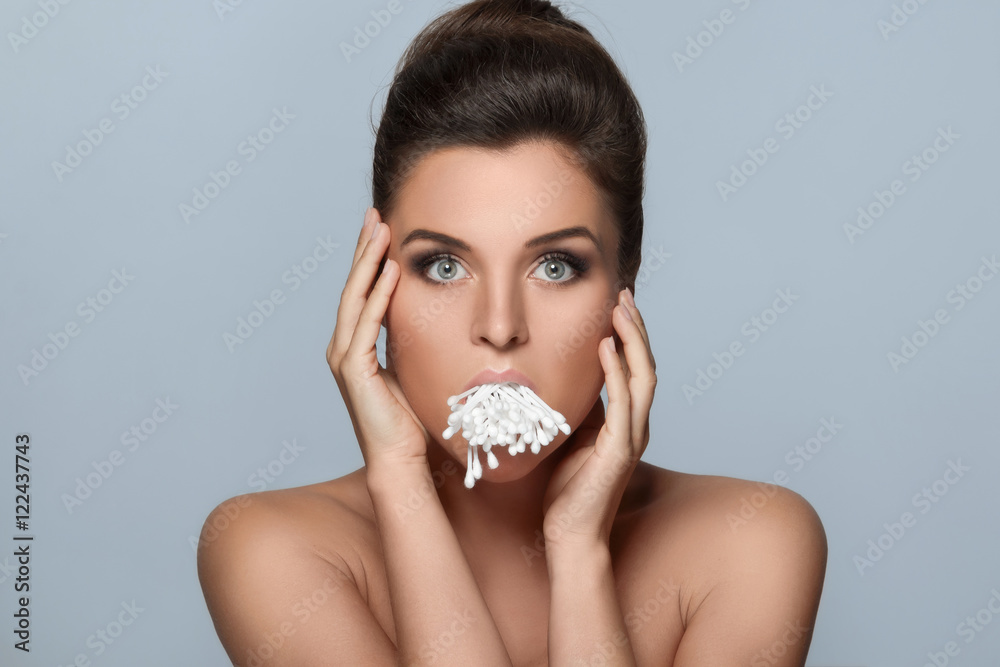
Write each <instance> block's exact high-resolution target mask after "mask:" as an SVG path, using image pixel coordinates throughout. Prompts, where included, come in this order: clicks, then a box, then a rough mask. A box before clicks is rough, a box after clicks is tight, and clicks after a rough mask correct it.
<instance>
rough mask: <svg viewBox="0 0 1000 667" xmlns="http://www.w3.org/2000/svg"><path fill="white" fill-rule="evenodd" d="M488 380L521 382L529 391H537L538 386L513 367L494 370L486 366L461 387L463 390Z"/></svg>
mask: <svg viewBox="0 0 1000 667" xmlns="http://www.w3.org/2000/svg"><path fill="white" fill-rule="evenodd" d="M488 382H497V383H500V382H517V383H518V384H522V385H524V386H525V387H527V388H528V389H530V390H531V391H533V392H535V393H536V394H537V393H538V387H536V386H535V383H534V382H533V381H532V380H531V378H529V377H528V376H527V375H525V374H524V373H522V372H520V371H517V370H514V369H513V368H508V369H507V370H505V371H495V370H493V369H492V368H487V369H486V370H484V371H480V372H479V373H477V374H476V375H475V377H473V378H472V379H471V380H469V382H468V383H467V384H466V385H465V387H464V388H463V389H462V391H463V392H465V391H468V390H470V389H472V388H473V387H475V386H478V385H481V384H486V383H488Z"/></svg>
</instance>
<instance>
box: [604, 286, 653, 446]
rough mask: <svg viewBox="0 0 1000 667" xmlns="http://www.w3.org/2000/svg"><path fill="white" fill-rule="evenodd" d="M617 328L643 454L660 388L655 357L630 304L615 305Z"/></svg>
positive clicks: (635, 442) (634, 440) (636, 440)
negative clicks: (631, 313) (631, 315)
mask: <svg viewBox="0 0 1000 667" xmlns="http://www.w3.org/2000/svg"><path fill="white" fill-rule="evenodd" d="M615 310H616V311H617V314H616V316H615V318H614V323H615V329H616V330H617V331H618V335H619V336H620V337H621V339H622V346H623V347H624V355H625V363H626V364H627V368H628V385H629V395H630V397H631V415H630V419H631V422H630V423H631V426H632V429H633V432H632V433H631V441H630V442H631V445H632V447H633V450H634V451H635V453H636V454H637V455H641V454H642V450H643V449H645V446H646V444H647V443H648V440H647V437H648V435H647V434H646V432H645V431H646V428H647V425H648V424H649V409H650V407H651V406H652V404H653V393H654V391H655V389H656V372H655V371H654V370H653V367H652V364H651V363H650V360H651V357H650V355H649V350H648V348H647V347H646V342H645V340H644V339H643V337H642V332H641V330H640V328H639V325H638V324H637V323H636V322H635V321H634V320H630V319H628V318H627V317H626V316H625V312H626V308H625V307H624V306H619V307H618V308H616V309H615Z"/></svg>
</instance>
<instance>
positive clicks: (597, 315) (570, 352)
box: [554, 299, 617, 374]
mask: <svg viewBox="0 0 1000 667" xmlns="http://www.w3.org/2000/svg"><path fill="white" fill-rule="evenodd" d="M616 303H617V302H616V301H615V300H614V299H607V300H606V301H605V302H604V303H603V304H601V305H598V306H594V307H592V308H589V309H582V310H578V311H576V312H574V313H572V314H569V313H567V317H566V319H565V320H564V321H566V322H569V323H570V324H569V326H568V327H566V328H564V329H562V331H561V332H560V334H559V339H558V341H557V342H556V343H555V345H554V348H555V350H556V355H557V357H558V359H559V361H560V362H561V363H562V364H563V365H565V366H566V367H567V370H568V371H569V372H570V373H571V374H572V369H573V368H579V367H581V366H580V365H581V364H582V365H583V366H584V367H586V366H590V365H593V364H597V367H598V368H600V365H601V361H600V358H599V357H598V356H597V346H598V345H599V344H600V342H601V340H602V339H604V338H606V337H608V336H610V335H611V334H612V332H613V331H614V325H613V324H612V323H611V312H612V310H613V309H614V307H615V304H616Z"/></svg>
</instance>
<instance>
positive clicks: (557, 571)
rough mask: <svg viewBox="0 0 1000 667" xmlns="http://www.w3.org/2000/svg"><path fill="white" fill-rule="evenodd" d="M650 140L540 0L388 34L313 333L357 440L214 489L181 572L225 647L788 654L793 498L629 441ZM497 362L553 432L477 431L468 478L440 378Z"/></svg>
mask: <svg viewBox="0 0 1000 667" xmlns="http://www.w3.org/2000/svg"><path fill="white" fill-rule="evenodd" d="M645 151H646V132H645V125H644V121H643V116H642V113H641V111H640V108H639V105H638V103H637V101H636V98H635V96H634V95H633V93H632V91H631V89H630V87H629V85H628V83H627V82H626V80H625V77H624V76H623V75H622V73H621V71H620V70H619V69H618V67H617V66H616V65H615V64H614V62H613V60H612V59H611V57H610V56H609V55H608V54H607V52H606V51H605V50H604V49H603V47H601V46H600V45H599V43H598V42H597V41H596V40H595V39H594V38H593V37H592V35H591V34H590V33H589V32H588V31H587V30H586V29H585V28H583V27H582V26H581V25H579V24H578V23H575V22H573V21H570V20H568V19H567V18H566V17H565V16H564V14H563V13H562V12H560V11H559V10H558V9H556V8H555V7H552V6H551V5H550V3H548V2H540V1H537V0H478V1H476V2H471V3H469V4H466V5H463V6H460V7H458V8H456V9H454V10H452V11H450V12H448V13H447V14H445V15H443V16H442V17H439V18H438V19H437V20H435V21H434V22H433V23H432V24H431V25H430V26H428V27H427V28H426V29H425V30H424V32H422V33H421V34H420V35H419V36H418V37H417V38H416V39H415V41H414V42H413V44H411V45H410V47H409V48H408V49H407V51H406V53H405V54H404V57H403V60H402V62H401V63H400V65H399V67H398V68H397V71H396V76H395V79H394V82H393V84H392V88H391V89H390V91H389V95H388V99H387V102H386V107H385V110H384V113H383V115H382V118H381V122H380V125H379V127H378V132H377V137H376V144H375V155H374V179H373V199H374V205H373V207H372V208H370V209H368V211H367V212H366V214H365V221H364V224H363V226H362V229H361V231H360V234H359V236H358V243H357V248H356V250H355V253H354V259H353V266H352V268H351V271H350V274H349V276H348V279H347V283H346V286H345V287H344V290H343V293H342V294H341V301H340V306H339V309H338V311H337V324H336V329H335V331H334V333H333V337H332V339H331V341H330V345H329V347H328V349H327V359H328V362H329V365H330V368H331V370H332V371H333V374H334V377H335V378H336V381H337V384H338V386H339V388H340V391H341V393H342V395H343V397H344V400H345V402H346V404H347V407H348V411H349V413H350V416H351V420H352V422H353V425H354V432H355V435H356V437H357V441H358V443H359V445H360V447H361V451H362V453H363V456H364V460H365V464H366V465H365V466H364V467H363V468H361V469H360V470H357V471H355V472H353V473H351V474H348V475H345V476H344V477H340V478H338V479H334V480H331V481H328V482H323V483H320V484H314V485H310V486H306V487H301V488H295V489H286V490H278V491H267V492H264V493H256V494H249V495H244V496H240V497H238V498H234V499H232V500H229V501H227V502H225V503H223V504H222V505H220V506H219V507H218V508H216V510H215V511H214V512H213V514H212V516H210V517H209V519H208V521H207V522H206V528H207V527H209V526H215V527H217V526H218V522H217V520H218V519H220V518H223V517H224V518H225V524H226V526H227V527H226V528H225V529H224V530H221V531H213V534H212V537H213V538H214V539H208V536H207V534H206V535H205V536H203V537H204V539H203V543H202V548H201V549H200V551H199V560H198V565H199V576H200V579H201V582H202V586H203V588H204V591H205V597H206V600H207V602H208V607H209V610H210V612H211V614H212V618H213V619H214V622H215V626H216V629H217V631H218V634H219V637H220V638H221V640H222V643H223V645H224V646H225V648H226V650H227V651H228V653H229V655H230V657H231V659H232V660H233V662H234V663H235V664H238V665H243V666H247V667H253V666H255V665H289V666H292V665H294V666H295V667H306V666H310V665H315V666H320V665H323V666H327V665H345V666H351V667H354V666H357V665H397V664H399V665H463V666H465V665H472V666H479V665H482V666H486V667H493V666H499V665H515V666H518V667H520V666H524V667H537V666H541V665H553V666H556V665H559V666H563V665H643V666H646V665H648V666H653V665H657V666H660V665H674V666H675V667H703V666H713V665H768V666H771V667H773V666H778V665H780V666H783V667H790V666H792V665H799V666H801V665H803V664H804V662H805V656H806V653H807V651H808V647H809V642H810V639H811V636H812V627H813V622H814V620H815V617H816V612H817V607H818V604H819V597H820V593H821V590H822V585H823V578H824V572H825V566H826V538H825V534H824V531H823V528H822V525H821V523H820V521H819V519H818V517H817V516H816V513H815V512H814V511H813V509H812V507H811V506H810V505H809V504H808V503H807V502H806V501H805V500H803V499H802V498H801V497H800V496H799V495H797V494H795V493H794V492H791V491H788V490H786V489H783V488H780V487H775V486H770V485H760V484H755V483H751V482H745V481H742V480H736V479H732V478H726V477H714V476H704V475H689V474H684V473H680V472H675V471H671V470H666V469H663V468H658V467H656V466H653V465H649V464H648V463H645V462H643V461H641V460H640V457H641V455H642V453H643V452H644V451H645V449H646V447H647V445H648V443H649V441H650V433H649V410H650V406H651V404H652V401H653V393H654V388H655V386H656V373H655V369H656V365H655V361H654V359H653V354H652V350H651V348H650V344H649V336H648V334H647V332H646V328H645V325H644V323H643V318H642V315H641V314H640V312H639V310H638V308H637V307H636V305H635V303H634V301H633V299H632V289H633V288H634V283H635V276H636V274H637V271H638V268H639V262H640V259H641V257H640V244H641V240H642V225H643V217H642V201H641V200H642V193H643V178H644V160H645ZM380 325H384V326H385V328H386V348H387V350H386V368H382V367H381V365H380V363H379V361H378V359H377V355H376V350H375V344H376V340H377V338H378V334H379V331H380ZM502 381H514V382H517V383H519V384H521V385H524V386H528V387H530V388H531V389H532V390H533V391H534V392H535V393H536V394H537V395H538V396H539V397H540V398H541V399H542V400H543V401H544V402H545V403H546V404H548V405H549V406H551V407H552V408H554V409H555V410H557V411H559V412H560V413H561V414H562V415H563V416H564V417H565V419H566V421H567V423H568V425H569V426H570V427H571V432H570V434H568V435H567V434H564V433H559V434H558V435H557V436H556V437H555V439H554V440H553V441H552V442H551V443H549V444H547V445H546V446H544V447H542V448H541V451H540V452H538V453H537V454H533V453H531V452H530V451H528V452H525V453H520V454H517V455H514V456H512V455H510V454H509V453H508V451H507V449H505V448H500V447H497V448H495V449H494V453H496V455H497V458H498V461H499V465H498V467H497V468H495V469H494V468H490V467H488V466H486V465H484V466H483V472H482V478H481V479H479V480H478V481H477V482H476V483H475V485H474V486H473V487H472V488H471V489H470V488H467V487H466V485H465V484H464V483H463V482H464V478H465V472H466V470H465V465H466V461H467V443H466V442H465V441H464V439H462V438H461V436H459V435H456V436H455V437H452V438H449V439H445V438H444V437H443V432H444V431H445V429H446V428H447V427H448V416H449V414H450V413H451V408H450V407H449V406H448V404H447V400H448V398H449V397H450V396H453V395H457V394H460V393H462V392H463V391H465V390H466V389H469V388H471V387H474V386H478V385H480V384H483V383H488V382H502ZM605 384H606V385H607V394H608V404H607V406H605V405H604V403H603V400H602V398H601V388H602V387H603V386H604V385H605ZM655 443H656V444H655V446H656V447H667V448H669V447H670V440H669V437H666V436H664V435H663V434H660V435H659V436H658V437H656V438H655ZM338 446H347V443H339V444H338ZM351 446H353V444H351ZM750 499H752V500H750ZM747 502H752V503H753V506H754V508H755V509H756V513H755V514H754V515H753V516H752V518H749V519H745V518H741V519H739V520H738V521H734V518H735V517H739V516H740V512H741V506H745V503H747Z"/></svg>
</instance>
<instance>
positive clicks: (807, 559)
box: [642, 466, 827, 667]
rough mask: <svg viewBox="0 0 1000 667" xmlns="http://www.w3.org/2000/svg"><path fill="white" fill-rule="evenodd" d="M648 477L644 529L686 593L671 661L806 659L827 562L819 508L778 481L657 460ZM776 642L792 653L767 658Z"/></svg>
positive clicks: (789, 661)
mask: <svg viewBox="0 0 1000 667" xmlns="http://www.w3.org/2000/svg"><path fill="white" fill-rule="evenodd" d="M645 475H646V476H647V477H648V478H649V479H652V480H654V481H653V482H652V483H651V485H650V486H651V487H652V488H653V489H654V491H653V492H652V493H651V494H649V495H650V498H651V501H650V502H649V504H648V508H647V510H646V511H645V512H644V514H645V517H644V519H643V521H642V523H643V527H644V531H643V532H645V533H646V535H647V539H652V540H653V542H654V547H655V548H656V549H657V553H660V554H663V555H664V558H663V560H662V561H661V563H662V566H661V567H662V568H663V570H664V571H662V572H661V573H660V574H661V575H662V576H664V577H669V576H672V577H674V578H675V579H679V580H680V588H681V589H682V605H681V606H682V615H683V622H684V628H685V632H684V637H683V639H682V641H681V642H680V645H679V648H678V651H677V654H676V655H677V661H676V662H674V665H675V666H676V667H682V666H685V665H695V664H731V663H732V664H735V663H734V661H745V662H748V663H749V662H752V661H753V660H756V659H764V661H765V663H767V664H771V665H775V664H779V665H785V664H788V665H793V664H801V662H796V660H797V658H796V656H799V655H801V658H802V660H803V661H804V657H805V651H806V650H807V649H808V645H809V642H810V640H811V636H812V626H813V622H814V620H815V616H816V612H817V609H818V605H819V598H820V595H821V592H822V588H823V580H824V577H825V572H826V559H827V540H826V533H825V531H824V529H823V524H822V522H821V520H820V518H819V515H818V514H817V512H816V511H815V509H814V508H813V507H812V505H811V504H810V503H809V502H808V501H807V500H806V499H805V498H803V497H802V496H801V495H800V494H798V493H796V492H794V491H792V490H790V489H787V488H784V487H781V486H776V485H774V484H766V483H762V482H753V481H748V480H742V479H736V478H732V477H722V476H716V475H693V474H685V473H680V472H675V471H672V470H666V469H664V468H658V467H656V466H647V470H646V472H645ZM726 628H728V630H727V629H726ZM734 628H739V629H738V630H735V629H734ZM775 643H778V644H781V646H780V647H778V650H780V652H781V653H783V654H785V657H783V658H781V660H780V661H779V662H768V661H769V660H770V659H771V658H772V657H774V658H777V655H776V654H777V651H775V653H774V654H770V653H769V654H767V655H765V654H764V653H762V652H764V651H769V650H770V647H772V646H775Z"/></svg>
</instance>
